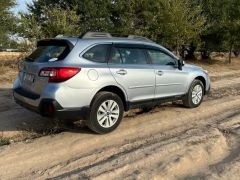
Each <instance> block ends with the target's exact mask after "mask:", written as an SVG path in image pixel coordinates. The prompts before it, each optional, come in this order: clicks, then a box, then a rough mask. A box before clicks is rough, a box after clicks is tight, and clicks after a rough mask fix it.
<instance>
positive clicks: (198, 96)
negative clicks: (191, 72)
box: [183, 79, 204, 108]
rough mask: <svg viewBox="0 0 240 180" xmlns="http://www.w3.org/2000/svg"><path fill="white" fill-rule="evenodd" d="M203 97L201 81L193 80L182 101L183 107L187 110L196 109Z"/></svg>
mask: <svg viewBox="0 0 240 180" xmlns="http://www.w3.org/2000/svg"><path fill="white" fill-rule="evenodd" d="M203 95H204V86H203V83H202V81H200V80H198V79H195V80H194V81H193V82H192V84H191V86H190V88H189V90H188V93H187V95H186V97H185V99H184V100H183V104H184V106H186V107H188V108H195V107H198V106H199V105H200V104H201V103H202V100H203Z"/></svg>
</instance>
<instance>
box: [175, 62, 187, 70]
mask: <svg viewBox="0 0 240 180" xmlns="http://www.w3.org/2000/svg"><path fill="white" fill-rule="evenodd" d="M177 63H178V64H177V66H178V69H179V70H182V67H183V66H184V64H185V62H184V61H183V60H182V59H178V61H177Z"/></svg>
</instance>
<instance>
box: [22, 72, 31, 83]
mask: <svg viewBox="0 0 240 180" xmlns="http://www.w3.org/2000/svg"><path fill="white" fill-rule="evenodd" d="M23 81H24V82H26V83H33V82H34V75H32V74H28V73H24V76H23Z"/></svg>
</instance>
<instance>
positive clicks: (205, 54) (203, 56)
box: [201, 50, 209, 60]
mask: <svg viewBox="0 0 240 180" xmlns="http://www.w3.org/2000/svg"><path fill="white" fill-rule="evenodd" d="M201 56H202V59H203V60H205V59H209V53H208V52H207V51H206V50H202V51H201Z"/></svg>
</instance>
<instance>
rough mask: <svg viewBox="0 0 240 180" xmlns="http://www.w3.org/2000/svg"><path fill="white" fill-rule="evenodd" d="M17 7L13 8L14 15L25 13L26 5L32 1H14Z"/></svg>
mask: <svg viewBox="0 0 240 180" xmlns="http://www.w3.org/2000/svg"><path fill="white" fill-rule="evenodd" d="M16 2H17V5H16V7H15V8H13V11H14V13H18V12H20V11H21V12H22V11H23V12H26V11H27V6H26V4H29V3H31V2H32V0H16Z"/></svg>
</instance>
